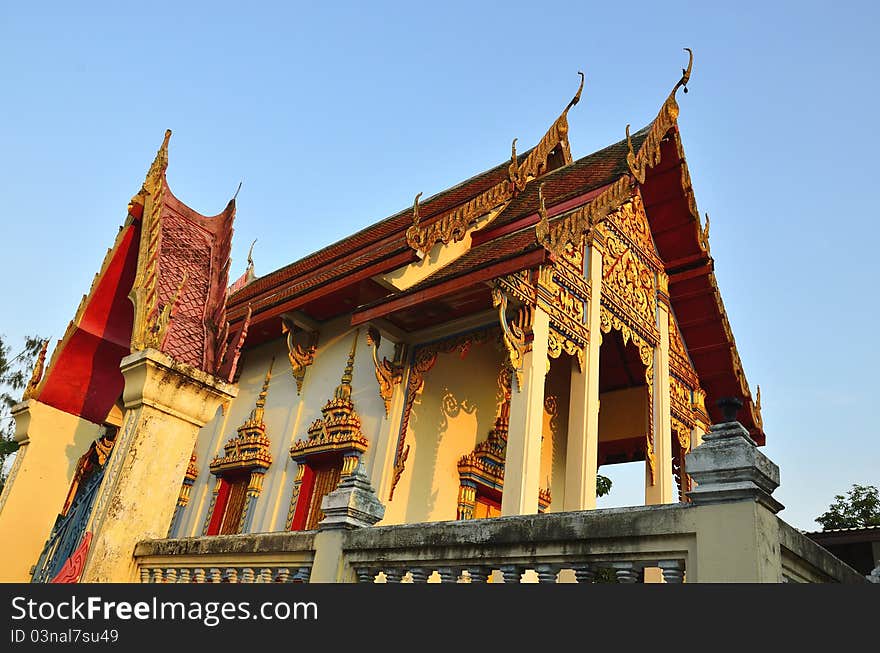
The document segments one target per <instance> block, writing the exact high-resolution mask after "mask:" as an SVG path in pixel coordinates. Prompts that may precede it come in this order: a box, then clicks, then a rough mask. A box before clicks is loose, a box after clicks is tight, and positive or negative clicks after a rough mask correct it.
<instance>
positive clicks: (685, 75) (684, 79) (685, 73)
mask: <svg viewBox="0 0 880 653" xmlns="http://www.w3.org/2000/svg"><path fill="white" fill-rule="evenodd" d="M685 52H687V53H688V67H687V68H682V69H681V79H680V80H678V84H676V85H675V88H673V89H672V93H673V94H675V92H676V91H677V90H678V89H679V88H682V87H684V92H685V93H687V92H688V88H687V83H688V81H690V78H691V70H693V67H694V51H693V50H691V49H690V48H685Z"/></svg>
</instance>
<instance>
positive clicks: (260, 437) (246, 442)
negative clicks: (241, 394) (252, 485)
mask: <svg viewBox="0 0 880 653" xmlns="http://www.w3.org/2000/svg"><path fill="white" fill-rule="evenodd" d="M274 365H275V359H274V358H273V359H272V361H271V362H270V363H269V370H268V371H267V372H266V378H265V380H264V381H263V387H262V389H261V390H260V394H259V395H257V400H256V403H255V405H254V409H253V410H252V411H251V413H250V416H249V417H248V418H247V419H246V420H245V422H244V423H243V424H242V425H241V426H239V427H238V429H237V431H238V434H237V435H235V436H233V437H232V438H230V439H229V440H228V441H227V442H226V444H225V445H223V451H224V455H223V456H219V455H218V456H216V457H215V458H214V460H212V461H211V464H210V465H209V468H210V470H211V473H212V474H214V475H217V476H221V475H223V474H225V473H227V472H231V471H241V470H250V471H251V472H258V473H259V474H262V472H265V470H266V469H268V468H269V466H270V465H271V464H272V454H271V452H270V446H271V441H270V440H269V437H268V435H266V424H265V422H264V420H263V418H264V417H265V412H266V410H265V409H266V398H267V396H268V394H269V382H270V381H271V380H272V368H273V367H274Z"/></svg>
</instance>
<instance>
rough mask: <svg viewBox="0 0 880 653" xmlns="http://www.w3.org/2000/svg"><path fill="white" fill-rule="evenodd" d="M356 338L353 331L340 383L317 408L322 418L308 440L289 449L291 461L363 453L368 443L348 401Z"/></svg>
mask: <svg viewBox="0 0 880 653" xmlns="http://www.w3.org/2000/svg"><path fill="white" fill-rule="evenodd" d="M359 337H360V330H357V331H356V332H355V336H354V340H353V342H352V345H351V350H350V351H349V354H348V359H347V361H346V364H345V370H344V371H343V373H342V381H341V382H340V384H339V385H338V386H337V387H336V391H335V393H334V394H333V396H332V397H331V398H330V399H328V400H327V403H326V404H324V407H323V408H322V409H321V414H322V417H319V418H318V419H316V420H315V421H314V422H312V424H311V426H309V428H308V438H306V439H304V440H297V441H296V442H294V443H293V446H291V447H290V457H291V458H292V459H293V460H294V461H295V462H297V463H300V462H302V461H304V460H306V459H307V458H308V457H310V456H314V455H316V454H323V453H328V452H339V453H342V454H343V455H344V456H345V457H354V458H359V457H360V454H362V453H363V452H365V451H366V450H367V447H368V446H369V441H368V440H367V438H366V436H364V434H363V433H361V418H360V416H359V415H358V414H357V411H356V410H355V407H354V402H353V401H352V399H351V391H352V388H351V382H352V379H353V377H354V357H355V352H356V351H357V341H358V338H359ZM355 462H356V461H355ZM352 469H353V468H352ZM349 471H351V470H350V469H349Z"/></svg>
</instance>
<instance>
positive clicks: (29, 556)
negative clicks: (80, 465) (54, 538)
mask: <svg viewBox="0 0 880 653" xmlns="http://www.w3.org/2000/svg"><path fill="white" fill-rule="evenodd" d="M13 415H14V416H15V420H16V432H15V438H16V440H17V441H18V442H19V443H20V444H21V449H19V451H18V453H17V454H16V455H17V457H18V459H17V460H16V462H15V467H14V468H13V472H12V473H10V480H9V481H8V482H7V484H6V487H5V488H4V491H3V496H2V501H0V582H27V581H28V580H29V579H30V569H31V567H32V566H33V565H35V564H36V562H37V559H38V558H39V556H40V553H41V551H42V550H43V546H44V545H45V543H46V539H47V538H48V537H49V533H50V531H51V529H52V525H53V524H54V523H55V518H56V517H57V516H58V513H59V512H61V509H62V507H63V504H64V499H65V498H66V497H67V492H68V490H69V489H70V482H71V480H72V479H73V473H74V471H76V464H77V462H78V461H79V459H80V457H81V456H82V455H83V454H84V453H85V452H86V450H88V448H89V446H90V445H91V444H92V442H94V440H95V439H97V438H98V437H99V436H100V434H101V432H102V427H101V426H100V425H98V424H93V423H91V422H88V421H86V420H84V419H82V418H79V417H76V416H75V415H70V414H69V413H65V412H62V411H60V410H57V409H56V408H53V407H51V406H47V405H46V404H43V403H40V402H39V401H36V400H30V401H28V402H25V403H23V404H19V405H18V406H16V407H15V408H14V409H13Z"/></svg>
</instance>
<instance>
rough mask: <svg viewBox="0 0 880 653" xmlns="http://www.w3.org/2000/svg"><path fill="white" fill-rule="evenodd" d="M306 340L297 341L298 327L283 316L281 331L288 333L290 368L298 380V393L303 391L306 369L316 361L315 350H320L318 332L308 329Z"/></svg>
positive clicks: (304, 331) (295, 379) (294, 377)
mask: <svg viewBox="0 0 880 653" xmlns="http://www.w3.org/2000/svg"><path fill="white" fill-rule="evenodd" d="M300 331H302V332H303V333H305V334H306V335H305V342H297V341H296V335H297V327H296V326H295V325H294V324H293V322H291V321H290V320H288V319H286V318H283V317H282V318H281V333H283V334H286V335H287V358H288V359H289V360H290V369H291V373H292V374H293V379H294V381H296V394H297V395H299V394H301V393H302V387H303V382H304V381H305V378H306V371H307V370H308V368H309V367H310V366H311V365H312V363H314V362H315V352H316V351H317V350H318V332H317V331H306V330H304V329H301V330H300Z"/></svg>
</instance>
